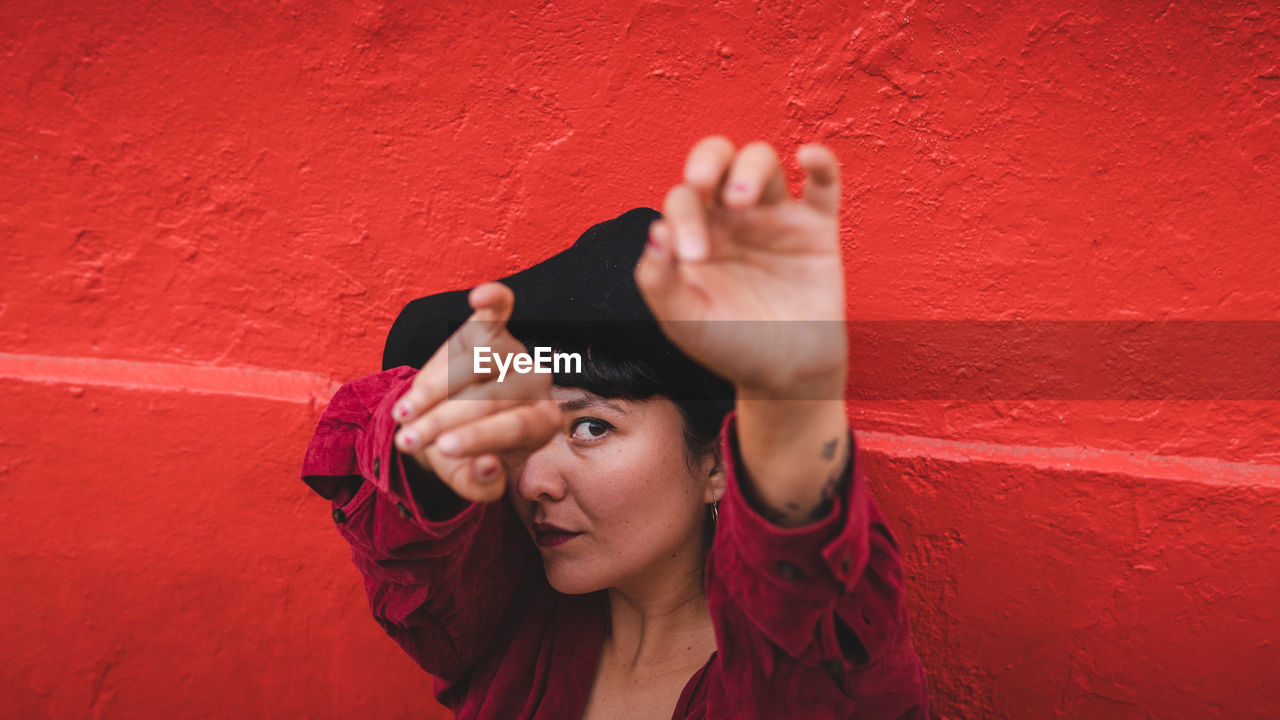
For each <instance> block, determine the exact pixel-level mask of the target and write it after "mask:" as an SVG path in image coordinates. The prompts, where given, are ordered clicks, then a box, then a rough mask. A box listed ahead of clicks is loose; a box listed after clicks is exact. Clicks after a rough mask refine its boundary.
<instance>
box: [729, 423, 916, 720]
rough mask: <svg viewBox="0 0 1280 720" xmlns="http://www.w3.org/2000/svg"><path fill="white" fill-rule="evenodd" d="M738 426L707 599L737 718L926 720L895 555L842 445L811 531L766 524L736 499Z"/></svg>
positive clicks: (732, 429)
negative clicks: (827, 501)
mask: <svg viewBox="0 0 1280 720" xmlns="http://www.w3.org/2000/svg"><path fill="white" fill-rule="evenodd" d="M734 420H735V418H734V415H733V414H730V415H729V416H728V417H727V418H726V419H725V424H724V428H723V430H722V433H721V442H722V451H723V456H724V458H725V462H726V471H727V487H726V492H725V496H724V499H723V501H722V502H721V503H720V511H719V522H718V524H717V528H716V536H715V541H714V543H713V545H712V551H711V558H710V561H709V564H708V570H707V583H708V589H707V592H708V603H709V605H710V607H711V612H712V620H713V623H714V624H715V626H716V639H717V644H718V647H719V650H718V652H719V661H720V663H721V669H722V677H723V678H724V681H723V682H724V697H723V698H722V701H723V702H725V703H727V704H729V705H731V706H734V709H735V710H736V714H735V715H734V717H743V718H748V717H761V718H775V717H859V718H876V719H878V718H890V719H896V718H922V719H923V718H927V717H928V694H927V690H926V686H925V677H924V670H923V668H922V666H921V664H920V660H919V658H918V656H917V655H916V652H915V649H914V647H913V646H912V644H911V638H910V635H911V631H910V627H909V624H908V622H907V615H906V608H905V605H904V583H903V573H902V563H901V556H900V550H899V547H898V543H897V541H896V540H895V539H894V536H893V534H892V533H891V532H890V531H889V528H888V526H887V524H886V523H885V519H884V517H883V516H882V515H881V514H880V510H879V509H878V508H877V507H876V504H875V502H874V501H873V500H872V498H871V495H870V493H869V491H868V488H867V481H866V477H865V476H864V471H863V468H862V463H861V462H860V461H859V460H858V458H857V448H856V445H855V444H854V442H853V438H852V437H850V458H849V462H848V463H847V464H846V466H845V468H844V471H843V472H844V479H845V482H844V484H843V487H844V490H843V492H842V494H840V495H837V496H836V497H835V498H834V501H833V503H832V508H831V509H830V511H829V513H828V514H827V515H826V516H824V517H823V518H822V519H819V520H817V521H815V522H813V523H811V524H809V525H804V526H801V527H795V528H784V527H780V526H777V525H774V524H773V523H771V522H770V521H769V520H768V519H766V518H765V517H764V516H763V515H762V514H761V513H760V512H758V511H757V509H756V508H753V507H752V505H751V503H750V501H749V500H748V499H747V498H746V496H744V494H743V492H742V488H741V484H742V483H743V482H744V473H745V469H744V468H743V465H742V461H741V456H740V454H739V452H738V446H737V433H736V425H735V422H734Z"/></svg>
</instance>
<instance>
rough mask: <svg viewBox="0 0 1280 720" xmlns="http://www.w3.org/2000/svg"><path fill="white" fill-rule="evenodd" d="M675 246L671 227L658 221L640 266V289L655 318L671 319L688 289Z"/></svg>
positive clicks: (651, 228) (637, 268) (637, 273)
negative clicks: (680, 270) (684, 284)
mask: <svg viewBox="0 0 1280 720" xmlns="http://www.w3.org/2000/svg"><path fill="white" fill-rule="evenodd" d="M673 245H674V238H673V236H672V234H671V227H670V225H668V223H667V222H666V221H664V220H656V221H654V223H653V224H652V225H650V226H649V243H648V245H646V246H645V251H644V254H643V255H641V256H640V262H638V263H636V271H635V276H636V286H637V287H639V288H640V294H641V295H642V296H643V297H644V299H645V302H646V303H648V304H649V309H650V310H651V311H652V312H653V314H654V316H655V317H670V316H671V315H670V312H669V309H670V308H671V307H673V306H678V305H679V298H680V294H681V290H683V289H684V286H683V285H682V284H681V283H680V273H679V269H678V268H677V266H676V254H675V248H674V247H673Z"/></svg>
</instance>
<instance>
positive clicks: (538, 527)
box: [533, 522, 582, 547]
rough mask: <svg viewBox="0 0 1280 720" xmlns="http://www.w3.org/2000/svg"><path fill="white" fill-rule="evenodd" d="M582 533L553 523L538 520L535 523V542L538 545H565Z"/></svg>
mask: <svg viewBox="0 0 1280 720" xmlns="http://www.w3.org/2000/svg"><path fill="white" fill-rule="evenodd" d="M581 534H582V533H580V532H573V531H571V530H565V529H564V528H562V527H557V526H555V525H552V524H551V523H540V522H536V523H534V524H533V539H534V542H536V543H538V547H555V546H557V545H563V544H565V543H567V542H569V541H570V540H572V539H574V538H575V537H577V536H579V535H581Z"/></svg>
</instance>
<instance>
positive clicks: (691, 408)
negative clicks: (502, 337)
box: [517, 322, 733, 468]
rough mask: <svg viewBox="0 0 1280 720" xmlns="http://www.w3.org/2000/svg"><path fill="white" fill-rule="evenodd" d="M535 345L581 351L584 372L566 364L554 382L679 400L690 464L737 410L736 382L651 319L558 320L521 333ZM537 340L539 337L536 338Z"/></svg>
mask: <svg viewBox="0 0 1280 720" xmlns="http://www.w3.org/2000/svg"><path fill="white" fill-rule="evenodd" d="M517 336H518V337H522V338H525V343H526V344H527V345H529V346H530V347H534V346H537V345H543V346H547V347H551V348H552V350H553V352H560V353H577V354H578V355H579V357H581V358H582V367H581V372H566V371H565V370H566V368H564V367H563V366H562V367H561V368H560V371H559V372H556V373H555V375H554V383H555V384H556V385H559V386H561V387H574V388H580V389H582V390H585V391H587V392H589V393H592V394H594V395H598V396H600V397H603V398H618V399H623V400H630V401H632V402H641V401H644V400H649V399H651V398H653V397H656V396H663V397H666V398H667V399H669V400H671V401H672V402H673V403H675V405H676V407H677V408H679V410H680V415H681V417H682V418H683V420H684V441H685V449H686V451H687V453H686V456H687V458H688V460H689V461H690V467H691V468H693V467H694V462H695V461H696V460H697V459H698V458H699V457H700V456H702V455H703V454H704V453H706V452H708V451H713V450H716V449H717V448H718V445H717V444H716V441H717V439H718V438H719V435H720V426H721V424H722V423H723V421H724V416H725V415H726V414H727V413H728V412H729V411H730V410H732V409H733V386H732V385H730V384H729V383H728V382H726V381H725V380H724V379H722V378H720V377H719V376H717V375H715V374H714V373H712V372H711V371H709V370H707V369H706V368H704V367H702V366H701V365H699V364H697V363H696V362H694V361H693V360H691V359H690V358H689V357H688V356H687V355H685V354H684V353H682V352H680V351H679V350H678V349H677V348H676V347H675V346H674V345H672V344H671V342H670V341H669V340H667V339H666V337H665V336H663V335H662V333H661V331H660V330H659V329H658V328H657V326H656V325H655V324H653V323H651V322H609V323H573V324H572V325H571V326H569V327H566V326H565V325H563V324H559V327H558V328H556V332H554V333H548V332H547V328H541V329H539V330H535V331H532V332H524V333H517ZM532 338H537V339H532Z"/></svg>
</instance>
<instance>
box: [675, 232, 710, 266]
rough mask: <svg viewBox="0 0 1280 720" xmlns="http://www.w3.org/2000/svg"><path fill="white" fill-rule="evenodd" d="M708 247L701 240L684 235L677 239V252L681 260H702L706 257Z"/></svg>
mask: <svg viewBox="0 0 1280 720" xmlns="http://www.w3.org/2000/svg"><path fill="white" fill-rule="evenodd" d="M706 249H707V248H706V245H705V244H704V243H702V242H701V241H700V239H699V238H694V237H690V236H688V235H682V236H680V237H677V238H676V252H677V253H678V254H679V255H680V259H681V260H692V261H696V260H702V259H703V258H705V257H706Z"/></svg>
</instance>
